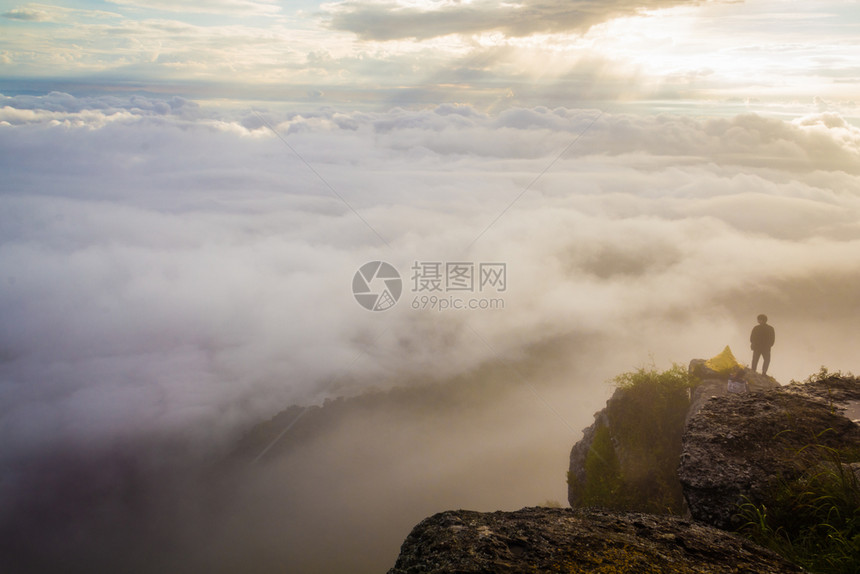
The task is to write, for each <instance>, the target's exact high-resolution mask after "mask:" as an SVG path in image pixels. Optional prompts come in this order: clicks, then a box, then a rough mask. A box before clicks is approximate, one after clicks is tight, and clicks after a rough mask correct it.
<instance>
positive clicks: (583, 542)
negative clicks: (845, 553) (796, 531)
mask: <svg viewBox="0 0 860 574" xmlns="http://www.w3.org/2000/svg"><path fill="white" fill-rule="evenodd" d="M526 572H534V573H544V572H557V573H586V572H588V573H591V572H607V573H608V572H628V573H631V574H633V573H636V574H651V573H653V574H657V573H663V572H673V573H679V574H683V573H691V574H692V573H696V574H699V573H702V572H708V573H712V574H719V573H723V572H725V573H730V572H731V573H749V574H753V573H755V574H779V573H800V572H802V570H800V569H799V568H797V567H796V566H794V565H792V564H790V563H789V562H786V561H785V560H784V559H782V558H781V557H779V556H777V555H776V554H773V553H772V552H770V551H769V550H765V549H763V548H761V547H759V546H756V545H755V544H753V543H752V542H750V541H748V540H746V539H744V538H740V537H738V536H735V535H733V534H730V533H728V532H723V531H720V530H717V529H714V528H710V527H708V526H703V525H700V524H696V523H694V522H690V521H687V520H684V519H682V518H679V517H674V516H655V515H648V514H639V513H624V512H609V511H601V510H593V509H592V510H587V509H579V510H573V509H570V508H567V509H561V508H524V509H522V510H519V511H516V512H492V513H480V512H472V511H467V510H458V511H449V512H442V513H440V514H436V515H434V516H431V517H430V518H427V519H425V520H424V521H422V522H421V523H420V524H418V525H417V526H416V527H415V528H414V529H413V530H412V533H411V534H409V536H408V537H407V538H406V541H405V542H404V543H403V546H402V547H401V551H400V556H399V558H398V559H397V563H396V564H395V566H394V568H392V569H391V570H389V572H388V574H419V573H421V574H443V573H444V574H470V573H475V574H478V573H481V574H505V573H517V574H519V573H526Z"/></svg>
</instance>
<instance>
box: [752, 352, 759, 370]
mask: <svg viewBox="0 0 860 574" xmlns="http://www.w3.org/2000/svg"><path fill="white" fill-rule="evenodd" d="M759 357H761V352H760V351H753V361H752V370H753V373H754V372H755V370H756V367H758V358H759Z"/></svg>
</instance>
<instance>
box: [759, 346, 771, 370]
mask: <svg viewBox="0 0 860 574" xmlns="http://www.w3.org/2000/svg"><path fill="white" fill-rule="evenodd" d="M761 357H762V359H764V362H763V363H762V364H761V374H762V375H766V374H767V368H768V367H769V366H770V349H765V350H764V351H762V352H761Z"/></svg>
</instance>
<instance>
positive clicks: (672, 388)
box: [568, 365, 699, 514]
mask: <svg viewBox="0 0 860 574" xmlns="http://www.w3.org/2000/svg"><path fill="white" fill-rule="evenodd" d="M612 383H613V384H614V385H615V386H616V387H617V388H618V391H617V392H616V393H615V394H614V395H613V397H612V399H610V400H609V402H608V403H607V406H606V418H607V421H608V425H600V426H598V428H596V429H595V434H594V438H593V441H592V444H591V450H590V451H589V453H588V455H587V457H586V461H585V477H586V478H585V480H584V481H583V483H582V484H580V483H579V481H576V479H575V477H574V476H572V475H570V474H569V475H568V482H569V483H571V482H572V483H571V487H572V488H573V489H574V491H575V492H576V493H577V494H578V498H579V500H580V503H581V505H582V506H603V507H606V508H613V509H619V510H637V511H642V512H652V513H660V514H680V513H682V512H683V509H684V497H683V493H682V491H681V484H680V482H679V481H678V477H677V473H676V469H677V467H678V459H679V457H680V454H681V437H682V436H683V433H684V422H685V418H686V414H687V409H688V408H689V406H690V392H689V390H690V389H691V388H692V387H694V386H696V385H697V384H698V383H699V380H698V379H697V378H696V377H694V376H692V375H690V374H689V372H688V371H687V369H685V368H684V367H682V366H680V365H673V366H672V368H671V369H669V370H667V371H662V372H660V371H657V370H656V369H645V368H640V369H638V370H636V371H633V372H629V373H623V374H621V375H618V376H617V377H615V378H614V379H613V380H612Z"/></svg>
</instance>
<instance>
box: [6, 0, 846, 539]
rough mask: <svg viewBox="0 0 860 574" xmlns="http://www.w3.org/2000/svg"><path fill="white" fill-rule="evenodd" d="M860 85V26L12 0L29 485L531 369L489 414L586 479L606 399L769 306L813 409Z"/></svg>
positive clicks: (536, 489) (775, 17)
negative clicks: (392, 276)
mask: <svg viewBox="0 0 860 574" xmlns="http://www.w3.org/2000/svg"><path fill="white" fill-rule="evenodd" d="M857 62H860V3H858V2H856V1H850V2H849V1H834V0H825V1H816V2H797V1H782V0H748V1H696V2H693V1H681V0H674V1H673V0H661V1H645V0H643V1H635V0H609V1H605V2H595V1H585V0H581V1H570V0H567V1H564V2H562V1H553V0H537V1H523V2H489V1H480V0H475V1H472V2H468V1H459V2H457V1H450V2H449V1H438V2H436V1H422V0H414V1H401V2H393V1H380V2H351V1H346V2H325V3H316V2H269V1H265V0H260V1H252V0H248V1H241V0H236V1H233V0H205V1H200V2H162V1H152V2H145V3H144V2H137V1H135V0H116V1H113V2H96V1H92V2H83V1H82V2H55V3H19V2H8V1H5V0H4V1H2V2H0V169H2V174H3V177H2V178H0V317H2V320H0V435H2V436H3V437H4V438H3V441H4V447H3V452H2V453H0V459H2V460H0V463H2V464H7V465H14V464H15V461H16V460H18V459H19V458H20V457H21V456H23V455H24V454H26V453H32V452H41V451H42V450H46V449H47V450H49V449H50V448H51V447H52V446H55V445H56V444H58V443H62V442H64V441H80V442H86V443H88V444H92V443H93V442H95V443H101V442H103V443H110V442H114V441H121V440H124V439H128V438H130V437H135V436H140V435H143V434H147V433H155V432H157V433H168V434H169V433H179V434H181V436H183V437H186V438H187V439H188V440H191V441H196V442H195V444H198V445H200V447H201V448H204V447H206V448H214V447H212V444H215V445H217V444H223V443H224V442H226V441H229V440H230V438H231V437H235V436H236V434H238V433H241V432H242V431H244V430H246V429H247V428H249V426H250V425H253V424H254V423H256V422H258V421H260V420H265V419H267V418H268V417H271V416H273V415H274V414H276V413H277V412H279V411H281V410H282V409H284V408H286V407H287V406H288V405H290V404H302V405H307V404H321V403H322V402H323V401H324V400H325V399H331V398H334V397H337V396H342V395H345V396H352V395H357V394H360V393H362V392H364V391H365V390H367V389H371V388H377V389H380V388H381V389H384V388H389V387H393V386H397V385H402V384H413V382H414V381H418V380H420V381H423V382H425V383H426V381H427V380H436V381H450V380H454V379H455V378H456V377H462V376H467V375H468V374H469V373H474V372H479V371H481V369H486V368H488V366H493V365H496V366H498V365H502V366H504V365H511V368H510V369H509V370H507V371H505V370H504V369H502V371H504V372H506V373H507V375H500V376H501V377H502V378H504V379H506V380H507V381H508V382H509V381H511V380H513V381H518V382H519V383H520V384H521V385H522V389H523V391H524V392H525V391H528V392H526V394H525V395H524V396H523V397H520V396H519V395H518V400H517V401H513V402H510V401H509V400H508V398H505V399H504V400H503V401H501V402H499V403H495V402H492V401H488V407H487V411H486V413H484V414H482V415H481V416H479V417H477V418H478V419H480V420H482V421H483V423H487V421H488V420H493V417H492V413H493V412H495V411H493V408H496V407H497V408H498V409H499V410H498V412H505V413H509V412H510V411H511V409H513V407H514V406H515V405H522V404H524V403H523V402H522V401H532V404H531V406H530V407H529V409H531V410H529V413H531V414H529V415H528V416H526V415H523V418H522V419H521V420H519V421H518V422H517V423H516V424H513V423H511V422H510V421H507V422H506V423H505V426H506V429H505V430H504V431H502V430H501V429H499V435H498V437H504V439H505V441H506V442H505V444H511V442H512V441H511V435H510V433H520V434H519V436H521V437H524V438H523V439H522V441H521V442H520V443H517V445H516V446H512V447H511V450H510V451H506V450H505V449H504V448H502V447H501V446H500V444H501V438H499V439H498V441H499V448H498V449H497V450H498V456H499V457H502V456H503V455H505V454H506V453H507V454H509V455H510V456H525V455H524V453H528V452H530V451H533V450H534V447H535V445H536V444H537V443H539V442H540V443H541V444H542V445H544V446H542V447H541V452H546V456H545V457H544V458H542V459H541V461H542V462H540V463H535V468H536V469H542V468H551V467H552V465H553V464H555V465H556V466H559V467H560V468H562V469H563V468H564V466H565V464H566V456H567V451H568V450H569V448H570V446H571V445H572V444H573V442H574V441H575V440H577V439H578V436H579V432H580V430H581V429H582V428H583V427H585V426H587V425H588V424H590V422H591V413H593V412H594V411H595V410H597V409H599V408H600V407H601V406H602V404H603V402H604V401H605V400H606V398H607V397H608V393H610V392H611V388H610V387H609V386H608V385H607V384H606V382H605V381H606V380H607V379H608V378H611V377H612V376H614V375H616V374H618V373H620V372H624V371H629V370H633V369H635V368H638V367H640V366H643V365H654V366H656V367H658V368H667V367H669V366H671V364H672V363H674V362H678V363H681V364H686V363H687V362H688V361H689V360H690V359H693V358H708V357H710V356H713V355H716V354H717V353H719V352H720V351H721V350H722V349H723V348H724V347H725V346H726V345H729V346H730V347H731V348H732V350H733V351H734V352H735V354H736V356H737V357H738V359H739V360H741V361H744V362H747V363H748V362H749V360H750V356H749V355H750V352H749V350H748V349H749V347H748V337H749V331H750V329H751V328H752V327H753V325H754V324H755V317H756V315H757V314H759V313H766V314H768V316H769V318H770V322H771V324H772V325H774V327H775V329H776V345H775V347H774V351H773V361H772V365H771V368H770V371H769V373H770V374H771V375H773V376H774V377H776V378H777V380H779V381H780V382H781V383H788V382H789V381H790V380H792V379H796V380H802V379H804V378H805V377H807V376H808V375H810V374H812V373H814V372H817V371H818V369H819V367H820V366H822V365H825V366H827V367H828V368H830V369H831V370H843V371H850V370H852V369H853V370H854V371H855V372H856V371H858V370H860V368H858V365H857V364H856V343H855V340H856V328H857V327H856V326H857V324H858V319H860V305H858V303H860V302H858V297H859V296H858V294H857V293H858V292H857V289H856V284H857V280H858V275H860V271H858V270H860V265H858V263H860V185H858V183H860V112H858V102H860V65H858V64H857ZM374 261H384V262H387V263H389V264H390V265H391V266H392V267H393V268H395V269H396V271H397V272H398V274H399V276H400V295H399V299H398V300H397V301H396V304H394V306H392V307H391V308H389V309H386V310H376V311H370V310H367V309H365V308H363V307H362V306H361V304H360V303H359V301H358V300H357V299H356V298H355V297H354V293H353V290H354V289H355V287H356V285H357V283H356V273H357V272H358V270H359V269H360V268H362V266H363V265H364V264H366V263H368V262H374ZM434 265H438V266H439V267H438V269H439V272H440V273H441V275H440V281H441V283H440V284H439V289H438V290H437V291H432V290H430V289H429V288H428V286H429V285H430V284H432V281H433V277H434V276H433V275H432V271H433V269H434ZM449 266H450V267H451V269H453V270H459V271H460V272H461V274H460V275H458V276H457V277H454V276H449V275H448V274H447V273H448V271H447V270H448V267H449ZM464 269H465V270H466V271H463V270H464ZM482 269H486V270H488V271H493V270H495V272H499V270H500V269H504V282H502V283H500V282H498V281H489V280H488V279H489V278H490V277H491V276H489V275H487V276H484V275H481V273H482ZM468 270H471V273H473V275H471V276H470V275H468V273H469V271H468ZM463 273H467V275H463ZM464 277H471V281H472V282H471V283H470V284H467V285H466V287H468V288H466V287H464V284H463V283H462V281H463V280H465V279H464ZM366 279H367V280H368V281H367V283H368V288H369V289H370V290H371V292H372V293H381V292H382V291H383V290H384V289H386V288H391V287H392V284H390V283H387V282H386V280H385V278H380V277H367V278H366ZM446 280H449V281H450V284H449V283H446V282H445V281H446ZM484 280H487V281H484ZM442 301H444V304H445V305H448V306H450V307H453V306H455V305H457V304H462V305H465V306H466V307H467V308H462V309H453V308H449V309H445V310H440V305H442V304H443V303H442ZM469 305H473V306H474V307H475V308H468V306H469ZM546 349H552V353H549V354H548V355H547V356H551V357H553V358H552V360H550V359H546V361H547V364H546V365H545V366H544V367H543V369H542V370H540V375H539V377H538V375H534V376H535V377H538V378H531V377H532V376H533V375H531V374H529V375H522V374H521V373H522V372H521V371H520V370H518V369H517V368H516V367H515V366H516V365H519V364H525V363H528V362H529V360H530V359H532V358H533V357H535V356H541V357H544V355H542V354H540V353H538V352H537V351H536V350H543V351H545V350H546ZM543 351H541V352H543ZM542 360H543V359H542ZM529 372H531V371H529ZM415 384H417V383H415ZM506 397H507V395H506ZM520 399H522V400H520ZM396 420H400V419H396ZM400 422H401V423H402V424H407V422H405V421H404V420H400ZM454 427H455V428H457V429H458V431H462V435H461V436H464V437H468V436H472V435H470V434H469V432H467V431H466V430H464V429H462V428H461V427H459V426H456V425H454ZM537 428H540V429H542V430H540V431H537V430H535V429H537ZM368 432H370V431H368ZM404 432H405V435H408V434H409V432H414V429H411V430H410V431H409V432H406V431H405V430H404ZM487 433H488V431H487V427H486V424H485V425H484V426H482V428H481V431H480V432H479V433H476V434H474V436H473V438H472V439H471V440H473V441H481V444H495V443H496V441H494V440H493V439H492V438H491V436H492V433H490V434H489V435H488V434H487ZM550 435H555V438H553V439H551V440H552V441H555V442H554V443H553V446H552V447H551V448H550V447H546V443H547V441H549V440H550V439H549V438H548V437H549V436H550ZM446 436H447V435H446ZM447 438H448V439H450V438H451V437H450V436H447ZM339 440H341V441H342V442H343V441H344V440H345V439H344V437H340V439H339ZM346 442H348V441H346ZM462 442H463V443H464V444H474V443H470V439H465V438H464V439H462ZM513 442H516V441H513ZM343 448H344V449H346V448H347V447H343ZM463 448H465V447H463ZM338 452H341V451H338ZM493 452H496V450H493ZM512 453H513V454H512ZM559 459H561V460H560V461H559ZM458 460H459V462H457V465H459V466H457V467H456V470H451V469H450V468H448V469H447V470H446V473H447V474H445V475H444V476H442V475H441V474H440V476H436V477H434V480H438V481H439V484H442V485H448V486H444V487H443V486H440V489H441V490H445V491H446V492H447V491H450V492H452V493H455V492H456V490H457V489H456V488H454V487H453V486H451V484H453V483H451V484H449V483H448V482H445V481H446V480H448V481H453V480H454V479H455V478H457V479H459V480H463V476H464V475H466V474H468V473H466V472H465V470H466V469H467V468H468V462H469V457H468V456H466V455H463V456H462V457H461V459H458ZM553 461H555V462H553ZM541 465H544V466H541ZM547 472H549V471H547ZM560 472H563V470H562V471H560ZM275 476H276V477H277V476H279V475H275ZM367 476H368V478H367V485H368V486H367V488H368V489H370V488H371V485H372V484H374V481H373V480H372V477H373V474H372V472H370V471H368V475H367ZM452 477H453V478H452ZM261 480H264V479H261ZM266 480H268V479H266ZM271 480H272V481H275V482H277V480H276V479H271ZM308 480H309V482H313V481H312V480H311V479H308ZM428 480H429V479H428ZM548 481H549V479H546V478H541V479H540V480H538V481H536V483H535V484H534V485H528V484H526V485H521V486H519V487H517V489H514V490H515V492H512V493H511V495H510V496H509V497H507V498H506V497H505V494H504V492H503V489H498V490H492V493H493V495H494V496H495V498H494V497H493V496H490V495H489V494H487V496H485V497H483V498H480V497H479V498H480V503H477V502H476V506H481V507H482V508H481V509H487V510H489V509H492V508H493V507H494V506H495V507H503V506H506V505H512V504H514V502H512V501H514V500H515V501H516V502H517V503H522V504H525V503H526V502H528V501H529V500H532V501H533V502H534V503H539V502H541V501H542V500H545V499H547V498H556V499H561V498H563V496H564V494H563V492H564V490H565V485H564V482H563V474H559V479H558V480H557V483H558V484H557V485H555V486H547V484H548ZM526 482H527V481H526ZM471 486H472V487H474V488H475V492H480V488H479V487H478V485H471ZM449 487H450V488H449ZM4 488H5V491H6V493H7V494H8V493H9V492H12V491H13V489H12V487H11V486H9V485H8V484H7V485H5V487H4ZM467 490H468V489H467ZM367 496H369V497H371V495H370V494H368V495H367ZM371 498H372V497H371ZM334 500H339V499H338V498H337V497H334ZM469 502H470V500H468V499H465V500H464V499H462V498H459V497H458V496H457V495H456V494H452V495H451V496H449V497H447V498H446V497H444V496H443V497H440V498H439V499H438V500H434V503H438V504H439V505H450V506H452V507H453V506H454V505H462V506H464V507H465V506H469ZM522 504H521V505H522ZM0 508H2V505H0ZM339 508H341V507H339ZM421 508H422V512H424V511H430V510H431V509H429V508H428V507H427V506H422V507H421ZM446 508H447V507H446ZM443 509H445V508H439V510H443ZM421 517H423V516H414V517H412V516H410V517H409V520H410V521H411V522H410V523H414V522H417V520H420V518H421ZM413 518H414V520H413ZM403 534H404V535H405V533H403Z"/></svg>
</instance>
